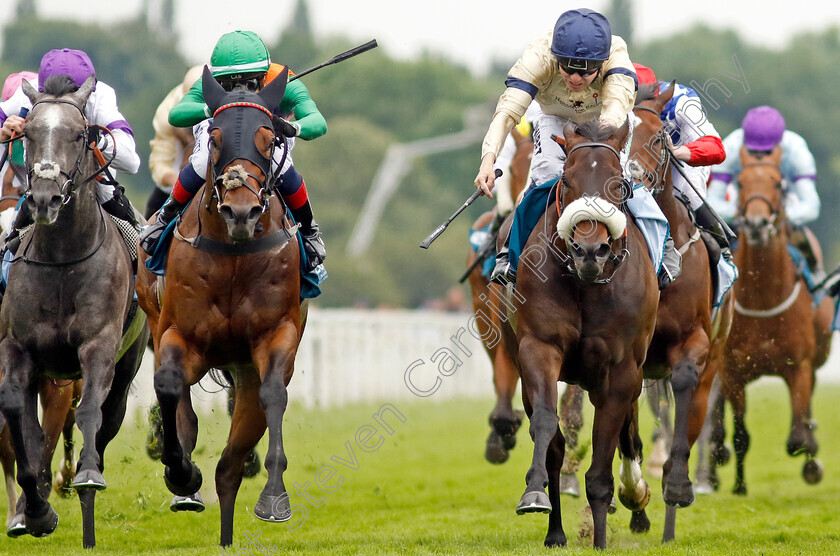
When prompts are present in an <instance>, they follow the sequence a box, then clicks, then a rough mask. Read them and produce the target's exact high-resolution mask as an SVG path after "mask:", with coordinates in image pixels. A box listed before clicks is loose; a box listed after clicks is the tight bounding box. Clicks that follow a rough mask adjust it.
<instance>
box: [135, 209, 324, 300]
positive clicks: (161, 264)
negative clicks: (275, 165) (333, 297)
mask: <svg viewBox="0 0 840 556" xmlns="http://www.w3.org/2000/svg"><path fill="white" fill-rule="evenodd" d="M187 206H189V204H187ZM184 210H186V207H184ZM286 214H287V216H288V217H289V218H291V219H292V222H294V217H293V216H292V213H291V212H289V211H288V210H287V211H286ZM177 222H178V219H177V218H175V219H173V220H172V222H170V223H169V225H168V226H167V227H166V229H165V230H164V231H163V234H162V235H161V236H160V241H158V244H157V247H155V252H154V253H152V256H151V257H149V258H148V259H146V268H148V269H149V270H151V271H152V272H153V273H154V274H157V275H158V276H163V274H164V272H165V271H166V258H167V256H168V255H169V245H170V244H171V243H172V238H173V237H175V225H176V223H177ZM296 235H297V241H298V249H300V298H301V299H313V298H315V297H318V296H319V295H321V287H320V285H321V282H323V281H324V280H326V279H327V276H328V275H327V269H326V268H325V267H324V265H323V264H320V265H318V266H317V267H315V269H314V270H311V271H308V272H307V271H306V270H305V269H306V262H307V259H306V250H305V249H304V248H303V237H302V236H301V233H300V230H298V232H297V234H296Z"/></svg>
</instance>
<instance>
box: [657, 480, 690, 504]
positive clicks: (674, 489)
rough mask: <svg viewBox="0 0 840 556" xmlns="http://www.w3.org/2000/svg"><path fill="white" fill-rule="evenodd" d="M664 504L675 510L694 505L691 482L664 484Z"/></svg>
mask: <svg viewBox="0 0 840 556" xmlns="http://www.w3.org/2000/svg"><path fill="white" fill-rule="evenodd" d="M662 498H663V499H664V500H665V503H666V504H668V505H669V506H674V507H675V508H686V507H688V506H690V505H692V504H693V503H694V488H693V486H692V484H691V481H686V482H684V483H681V484H679V485H675V484H673V483H670V482H669V483H666V484H665V488H664V489H663V491H662Z"/></svg>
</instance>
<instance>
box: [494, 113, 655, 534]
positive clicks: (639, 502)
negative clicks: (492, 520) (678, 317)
mask: <svg viewBox="0 0 840 556" xmlns="http://www.w3.org/2000/svg"><path fill="white" fill-rule="evenodd" d="M629 133H630V130H629V125H628V122H625V124H624V125H623V126H622V127H621V128H619V129H614V128H613V129H599V125H598V123H597V121H591V122H588V123H587V124H583V125H580V126H574V125H572V124H569V125H567V126H566V129H565V131H564V135H565V142H566V148H567V149H568V158H567V160H566V164H565V171H564V174H563V176H562V178H561V179H560V180H559V181H558V183H557V186H556V193H555V194H556V197H555V198H556V201H555V205H556V211H555V210H553V209H549V210H548V211H547V212H546V214H544V215H543V216H542V217H541V219H540V221H539V222H538V223H537V226H536V227H535V229H534V231H533V232H532V233H531V236H530V237H529V239H528V242H527V243H526V246H525V249H524V251H523V257H522V258H521V259H520V260H524V259H525V257H524V255H525V253H526V252H528V253H529V256H528V258H527V259H528V260H529V261H531V263H529V264H521V265H520V269H519V273H518V279H517V283H516V287H515V289H510V287H509V289H508V293H509V297H510V299H511V302H512V303H514V304H515V306H516V309H517V310H516V311H515V313H514V314H513V315H512V316H511V319H510V326H508V327H505V329H504V331H505V340H506V345H507V347H508V350H509V352H510V354H511V356H512V357H513V360H514V361H515V362H516V363H517V366H518V368H519V371H520V375H521V377H522V400H523V403H524V406H525V412H526V414H527V415H528V417H529V419H530V422H531V424H530V433H531V438H532V439H533V441H534V452H533V460H532V462H531V467H530V469H529V470H528V473H527V475H526V477H525V480H526V483H527V486H526V489H525V493H524V494H523V496H522V499H521V500H520V502H519V505H518V506H517V509H516V511H517V513H519V514H522V513H530V512H548V513H549V514H550V515H549V518H548V533H547V535H546V537H545V544H546V545H547V546H557V545H565V544H566V535H565V533H564V531H563V525H562V521H561V516H560V489H559V479H560V468H561V466H562V463H563V455H564V451H565V441H564V437H563V433H562V432H561V430H560V429H559V427H558V420H559V419H558V415H557V401H558V400H557V382H558V381H561V380H562V381H564V382H566V383H570V384H580V385H581V386H582V387H583V388H584V389H585V390H587V391H588V392H589V398H590V400H591V401H592V404H593V405H594V406H595V420H594V424H593V430H592V448H593V455H592V465H591V467H590V468H589V471H587V473H586V496H587V499H588V501H589V504H590V506H591V508H592V515H593V520H594V545H595V547H597V548H605V547H606V543H607V509H608V507H609V505H610V501H611V500H612V496H613V475H612V461H613V456H614V454H615V451H616V447H618V448H619V449H620V451H621V455H622V470H621V473H620V476H621V482H622V484H623V485H624V486H625V489H626V496H623V497H622V500H624V501H625V502H629V503H631V505H632V506H633V507H634V509H640V508H643V507H644V505H645V504H646V502H647V500H648V499H649V498H650V488H649V487H648V485H647V483H645V481H644V480H643V479H642V478H641V468H640V465H639V464H640V461H641V440H640V438H639V434H638V421H637V419H638V415H637V402H636V400H637V398H638V396H639V394H640V393H641V390H642V364H643V363H644V360H645V354H646V353H647V349H648V345H649V343H650V339H651V336H652V334H653V330H654V325H655V320H656V307H657V303H658V300H659V289H658V287H657V279H656V273H655V271H654V268H653V264H652V262H651V260H650V257H649V256H648V255H647V246H646V243H645V240H644V237H643V236H642V233H641V232H640V231H639V229H638V228H637V227H636V225H635V223H634V222H633V220H632V218H629V217H628V216H627V215H626V213H625V212H623V211H624V210H626V206H625V200H626V199H627V198H628V196H629V193H630V187H631V184H629V183H628V182H627V181H626V180H624V179H623V175H622V174H623V171H622V167H621V162H620V160H621V158H620V154H619V151H620V150H621V149H622V147H623V146H624V145H625V143H626V141H627V138H628V134H629ZM554 230H556V233H555V232H554ZM560 238H562V241H558V239H560ZM628 253H630V254H632V255H631V256H628ZM535 259H538V261H537V260H535ZM546 486H547V487H548V495H546V490H545V489H546Z"/></svg>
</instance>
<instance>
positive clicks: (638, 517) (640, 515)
mask: <svg viewBox="0 0 840 556" xmlns="http://www.w3.org/2000/svg"><path fill="white" fill-rule="evenodd" d="M630 531H631V532H633V533H636V534H641V533H647V532H648V531H650V519H648V516H647V513H645V511H644V510H642V511H640V512H633V514H632V515H631V516H630Z"/></svg>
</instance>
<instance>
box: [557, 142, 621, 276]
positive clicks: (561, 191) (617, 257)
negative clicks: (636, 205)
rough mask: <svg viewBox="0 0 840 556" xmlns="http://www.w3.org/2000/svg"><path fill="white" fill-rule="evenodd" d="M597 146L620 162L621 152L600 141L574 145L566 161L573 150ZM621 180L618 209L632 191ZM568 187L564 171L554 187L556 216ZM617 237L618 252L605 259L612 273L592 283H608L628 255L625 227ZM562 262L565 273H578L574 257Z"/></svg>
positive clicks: (559, 214)
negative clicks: (611, 268)
mask: <svg viewBox="0 0 840 556" xmlns="http://www.w3.org/2000/svg"><path fill="white" fill-rule="evenodd" d="M599 147H602V148H605V149H609V150H610V151H611V152H612V153H613V154H614V155H615V157H616V158H617V159H618V161H619V163H620V162H621V154H620V153H619V152H618V150H617V149H616V148H615V147H613V146H612V145H608V144H607V143H601V142H596V141H589V142H585V143H578V144H577V145H575V146H574V147H572V148H571V149H569V152H568V153H567V154H566V160H567V161H568V159H569V158H570V157H571V156H572V153H573V152H575V151H576V150H578V149H582V148H599ZM621 181H622V189H623V190H624V192H626V194H624V195H622V199H621V200H620V202H619V204H618V208H619V210H623V209H624V208H625V203H626V200H627V199H629V198H630V197H631V195H632V191H633V186H632V184H630V183H628V182H627V180H625V179H624V178H623V176H622V179H621ZM570 188H571V186H570V185H569V180H568V179H567V178H566V172H565V171H564V172H563V175H562V176H561V177H560V183H559V185H558V186H557V187H556V188H555V200H554V204H555V206H556V207H557V216H558V217H560V216H562V214H563V211H564V210H565V209H566V206H565V202H564V200H563V198H564V196H565V193H566V191H567V190H569V189H570ZM546 237H550V236H548V234H546ZM612 239H613V240H615V239H616V238H612ZM618 239H621V246H620V249H619V253H618V254H616V253H615V252H614V251H612V250H611V251H610V254H609V259H608V261H607V262H612V263H613V264H614V266H613V271H612V273H611V274H610V275H609V276H607V277H605V278H599V279H596V280H594V282H593V283H595V284H609V283H610V282H611V281H612V279H613V277H614V276H615V273H616V272H618V268H619V267H620V266H621V264H622V263H623V262H624V261H625V260H626V259H627V257H628V256H629V255H630V251H629V250H628V249H627V229H626V228H625V230H624V233H623V234H622V235H621V237H620V238H618ZM570 241H571V242H572V243H574V241H573V240H572V239H571V238H569V239H567V240H566V243H567V249H570V250H571V249H573V246H571V245H570ZM563 264H564V265H565V267H566V271H567V272H566V274H570V275H573V276H577V275H578V272H577V267H576V265H575V260H574V258H572V257H570V256H568V255H567V256H565V257H564V260H563Z"/></svg>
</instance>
